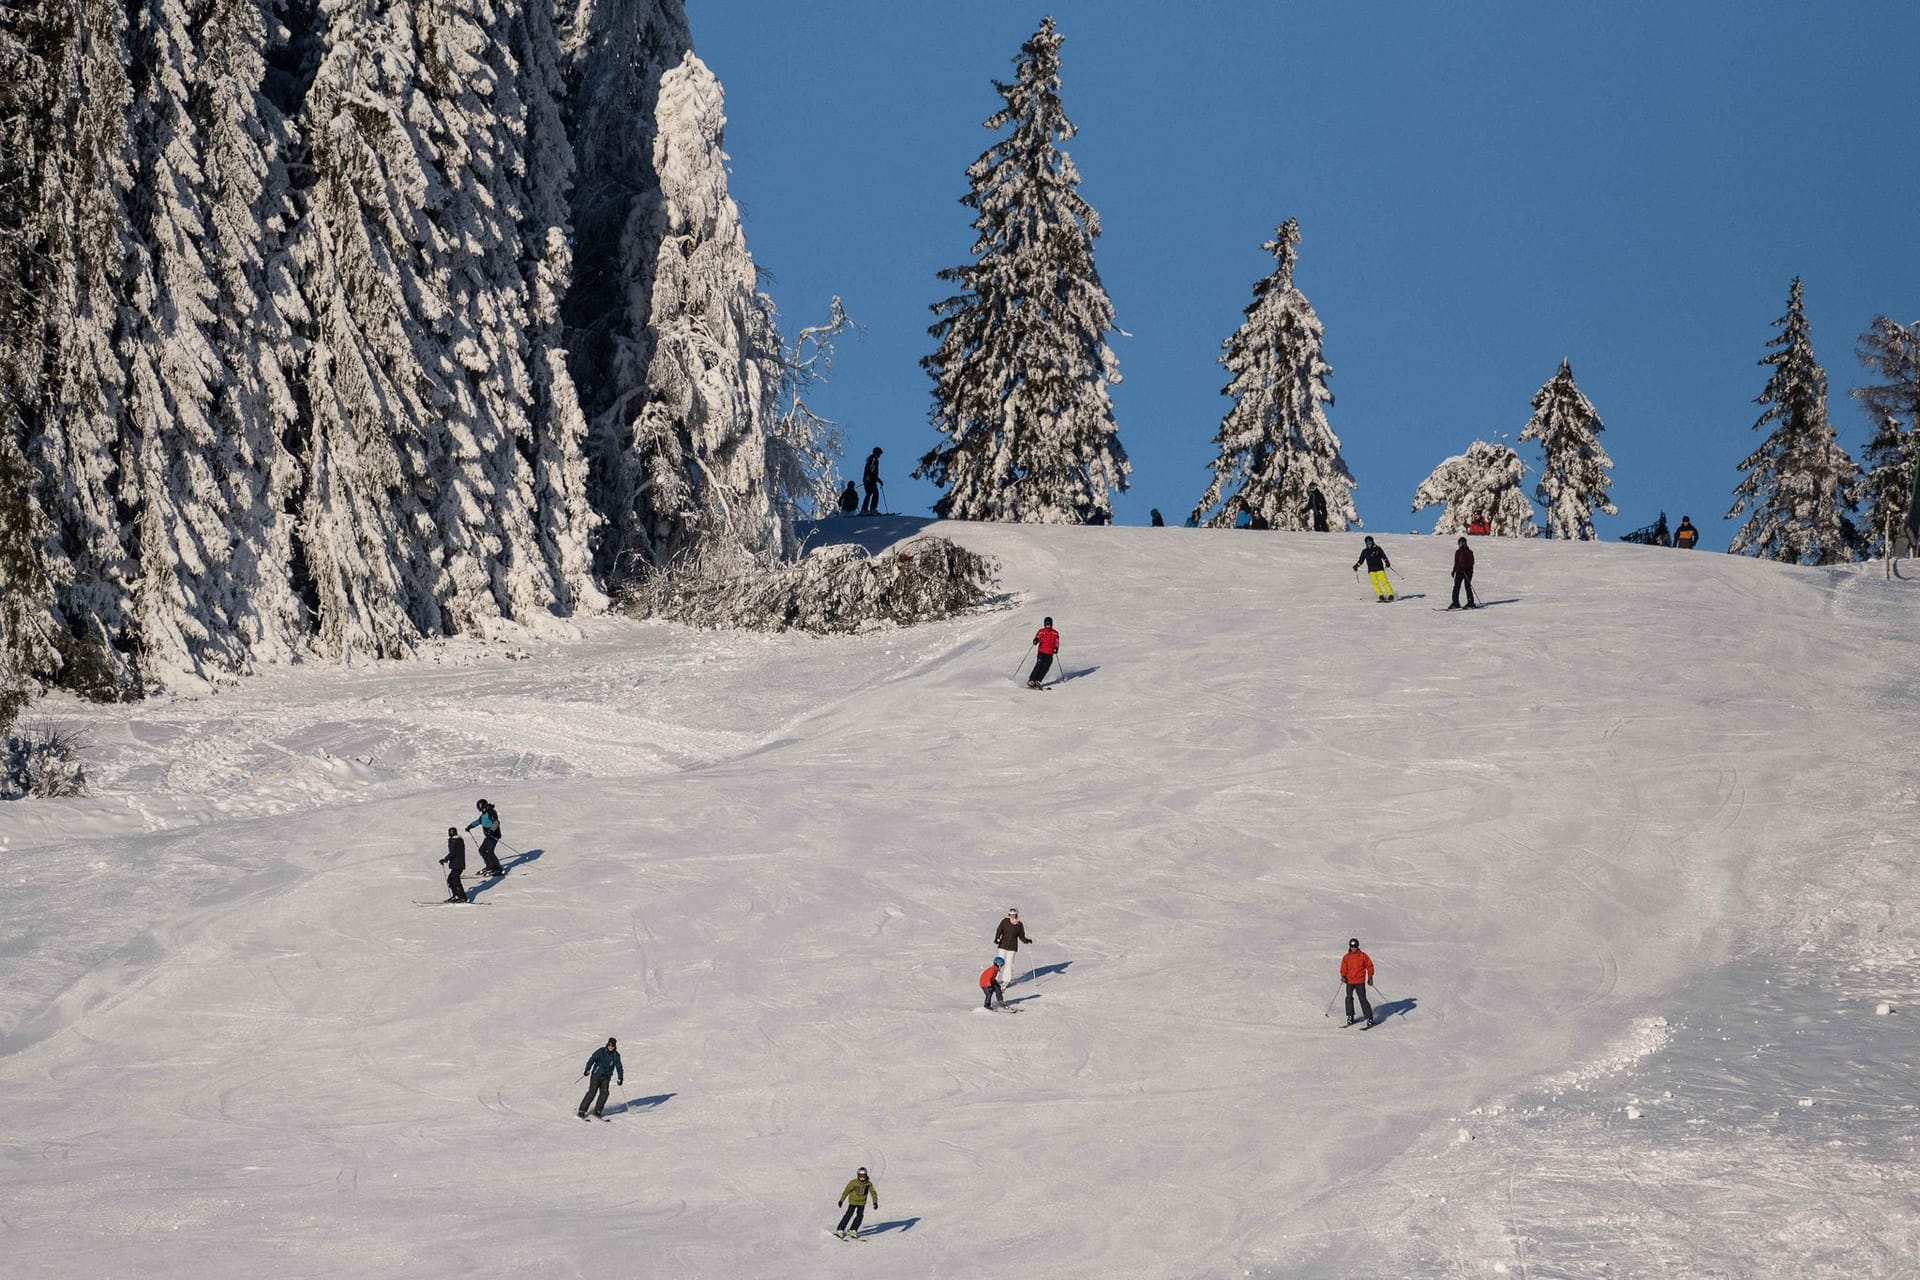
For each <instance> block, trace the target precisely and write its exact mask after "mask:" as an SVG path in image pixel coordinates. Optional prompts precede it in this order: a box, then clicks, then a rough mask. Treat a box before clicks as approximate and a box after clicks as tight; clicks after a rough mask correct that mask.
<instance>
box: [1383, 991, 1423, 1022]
mask: <svg viewBox="0 0 1920 1280" xmlns="http://www.w3.org/2000/svg"><path fill="white" fill-rule="evenodd" d="M1419 1004H1420V1002H1419V1001H1418V1000H1416V999H1414V998H1413V997H1411V996H1409V997H1407V998H1406V999H1405V1000H1389V1001H1388V1002H1387V1003H1385V1004H1377V1005H1375V1006H1373V1020H1374V1022H1375V1024H1378V1023H1382V1022H1385V1021H1386V1020H1387V1019H1388V1018H1391V1017H1393V1016H1394V1015H1396V1014H1398V1015H1400V1016H1401V1017H1405V1016H1406V1015H1407V1014H1409V1013H1412V1012H1413V1011H1414V1009H1416V1008H1418V1007H1419Z"/></svg>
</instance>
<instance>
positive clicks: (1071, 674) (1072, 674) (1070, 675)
mask: <svg viewBox="0 0 1920 1280" xmlns="http://www.w3.org/2000/svg"><path fill="white" fill-rule="evenodd" d="M1099 669H1100V667H1099V665H1098V664H1095V665H1094V666H1091V667H1081V668H1080V669H1079V670H1078V671H1069V670H1067V669H1066V668H1065V667H1061V668H1060V678H1059V679H1058V680H1055V681H1053V682H1052V683H1054V684H1065V683H1066V682H1067V681H1069V680H1078V679H1079V678H1080V677H1081V676H1090V675H1092V674H1093V673H1094V672H1096V671H1098V670H1099Z"/></svg>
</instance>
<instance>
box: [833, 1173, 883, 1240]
mask: <svg viewBox="0 0 1920 1280" xmlns="http://www.w3.org/2000/svg"><path fill="white" fill-rule="evenodd" d="M868 1200H872V1201H873V1207H874V1208H876V1209H878V1208H879V1207H880V1191H879V1188H877V1187H875V1186H874V1185H873V1183H872V1182H871V1181H870V1180H869V1179H868V1177H867V1171H866V1170H865V1169H862V1170H861V1171H860V1172H858V1173H856V1174H854V1175H853V1181H852V1182H849V1183H848V1184H847V1189H846V1190H845V1191H842V1192H841V1193H840V1198H839V1199H838V1200H836V1201H834V1203H833V1207H834V1208H836V1209H838V1208H839V1207H840V1206H841V1205H845V1206H847V1211H846V1212H845V1213H843V1214H841V1215H840V1225H839V1226H838V1227H835V1228H834V1231H833V1234H835V1235H837V1236H839V1237H840V1238H841V1239H842V1240H858V1239H859V1238H860V1224H861V1223H862V1222H864V1221H866V1217H867V1201H868Z"/></svg>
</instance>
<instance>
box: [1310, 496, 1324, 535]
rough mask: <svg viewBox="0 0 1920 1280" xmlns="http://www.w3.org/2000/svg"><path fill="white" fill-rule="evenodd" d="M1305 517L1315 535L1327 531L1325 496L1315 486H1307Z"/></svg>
mask: <svg viewBox="0 0 1920 1280" xmlns="http://www.w3.org/2000/svg"><path fill="white" fill-rule="evenodd" d="M1307 516H1308V519H1309V523H1310V524H1311V525H1312V526H1313V531H1314V532H1315V533H1325V532H1326V531H1327V495H1326V494H1324V493H1322V492H1320V486H1319V485H1317V484H1310V485H1308V486H1307Z"/></svg>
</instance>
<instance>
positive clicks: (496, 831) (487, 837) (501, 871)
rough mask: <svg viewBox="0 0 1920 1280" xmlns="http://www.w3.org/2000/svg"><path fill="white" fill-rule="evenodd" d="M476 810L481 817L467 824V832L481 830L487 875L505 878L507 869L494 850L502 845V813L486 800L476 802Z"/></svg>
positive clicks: (482, 856)
mask: <svg viewBox="0 0 1920 1280" xmlns="http://www.w3.org/2000/svg"><path fill="white" fill-rule="evenodd" d="M473 807H474V808H476V809H478V810H479V811H480V816H479V817H477V818H475V819H474V820H473V821H472V822H469V823H468V824H467V830H469V831H471V830H473V829H474V828H475V827H478V828H480V857H481V859H482V860H483V861H484V862H485V863H486V864H487V874H488V875H490V876H503V875H505V874H507V869H506V868H505V867H503V866H501V865H500V859H499V858H497V857H495V856H494V853H493V851H494V848H495V847H496V846H497V845H498V844H499V843H500V811H499V810H497V809H495V808H494V807H493V806H492V805H490V804H488V803H487V802H486V801H485V800H476V801H475V802H474V805H473Z"/></svg>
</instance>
